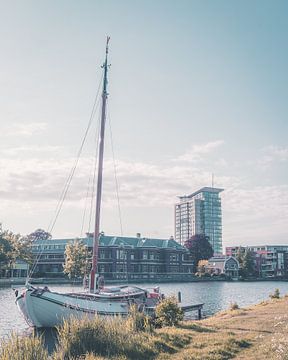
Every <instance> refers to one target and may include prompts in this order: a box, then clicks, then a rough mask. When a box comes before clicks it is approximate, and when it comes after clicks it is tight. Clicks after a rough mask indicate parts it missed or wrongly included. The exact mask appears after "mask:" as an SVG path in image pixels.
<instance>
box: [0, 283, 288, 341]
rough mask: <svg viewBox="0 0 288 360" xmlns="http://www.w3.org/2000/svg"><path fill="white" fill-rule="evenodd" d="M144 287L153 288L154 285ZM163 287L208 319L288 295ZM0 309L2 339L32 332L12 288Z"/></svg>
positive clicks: (265, 287)
mask: <svg viewBox="0 0 288 360" xmlns="http://www.w3.org/2000/svg"><path fill="white" fill-rule="evenodd" d="M155 285H156V284H155ZM140 286H143V287H151V286H153V284H152V285H151V284H149V285H148V284H147V285H145V284H143V285H140ZM49 288H50V289H51V290H56V291H59V292H61V291H82V288H81V287H78V286H75V287H72V286H67V285H51V286H49ZM160 288H161V291H162V292H163V293H164V294H165V295H167V296H169V295H176V296H177V293H178V291H181V293H182V303H183V304H196V303H204V304H205V305H204V308H203V315H204V316H210V315H212V314H214V313H215V312H218V311H221V310H225V309H227V308H228V307H229V305H230V304H231V303H232V302H236V303H237V304H238V305H239V306H240V307H243V306H248V305H252V304H257V303H259V302H260V301H262V300H267V299H268V298H269V294H272V293H273V292H274V291H275V289H276V288H278V289H279V290H280V295H284V294H288V282H284V281H263V282H216V281H215V282H198V283H168V284H160ZM0 306H1V318H0V338H4V337H6V336H8V335H9V334H11V332H12V331H14V332H17V333H21V334H23V333H31V329H29V327H28V325H27V324H26V322H25V320H24V319H23V318H22V315H21V314H20V313H19V311H18V309H17V306H16V304H15V295H14V291H13V290H12V289H11V288H0Z"/></svg>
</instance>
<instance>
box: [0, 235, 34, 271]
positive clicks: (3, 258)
mask: <svg viewBox="0 0 288 360" xmlns="http://www.w3.org/2000/svg"><path fill="white" fill-rule="evenodd" d="M17 259H21V260H24V261H26V262H27V263H28V264H31V263H32V261H33V258H32V248H31V241H30V240H29V239H28V238H27V237H23V236H21V235H20V234H14V233H13V232H12V231H8V230H5V231H1V233H0V268H1V269H4V270H7V269H9V268H11V267H12V266H13V265H14V264H15V262H16V260H17Z"/></svg>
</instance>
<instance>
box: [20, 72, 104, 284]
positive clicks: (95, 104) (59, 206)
mask: <svg viewBox="0 0 288 360" xmlns="http://www.w3.org/2000/svg"><path fill="white" fill-rule="evenodd" d="M102 82H103V75H102V76H101V78H100V81H99V84H98V88H97V91H96V96H95V98H94V102H93V107H92V111H91V114H90V117H89V121H88V125H87V128H86V130H85V133H84V136H83V139H82V142H81V145H80V148H79V150H78V152H77V155H76V159H75V162H74V164H73V166H72V168H71V170H70V173H69V176H68V178H67V180H66V182H65V185H64V187H63V190H62V192H61V196H60V198H59V200H58V203H57V205H56V208H55V211H54V218H52V219H51V221H50V223H49V225H48V230H47V232H48V233H52V231H53V229H54V226H55V224H56V221H57V219H58V217H59V214H60V212H61V209H62V206H63V203H64V201H65V199H66V196H67V193H68V190H69V188H70V184H71V181H72V178H73V176H74V173H75V171H76V168H77V165H78V162H79V159H80V156H81V153H82V150H83V147H84V144H85V142H86V139H87V136H88V133H89V129H90V127H91V124H92V122H93V119H94V116H95V113H96V110H97V108H98V107H99V104H100V99H101V97H100V96H99V93H100V89H101V84H102ZM44 241H48V240H44ZM44 241H43V242H44ZM41 245H42V246H41V247H40V251H39V252H38V253H37V257H36V259H35V261H34V263H33V265H32V267H31V269H30V271H29V273H28V276H27V280H26V282H29V280H30V279H31V277H32V274H33V273H34V271H35V269H36V266H37V264H38V262H39V260H40V258H41V256H42V254H43V251H44V244H41Z"/></svg>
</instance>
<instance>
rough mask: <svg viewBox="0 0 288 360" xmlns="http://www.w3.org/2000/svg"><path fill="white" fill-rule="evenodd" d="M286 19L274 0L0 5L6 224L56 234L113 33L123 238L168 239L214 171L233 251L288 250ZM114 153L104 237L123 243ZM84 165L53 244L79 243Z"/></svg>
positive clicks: (0, 154)
mask: <svg viewBox="0 0 288 360" xmlns="http://www.w3.org/2000/svg"><path fill="white" fill-rule="evenodd" d="M287 12H288V3H287V1H279V0H278V1H263V0H261V1H260V0H259V1H238V2H237V1H228V0H225V1H224V0H222V1H216V0H214V1H212V0H210V1H205V0H201V1H200V0H198V1H193V0H189V1H188V0H187V1H184V0H180V1H167V0H165V1H164V0H161V1H160V0H158V1H155V0H154V1H147V0H145V1H144V0H142V1H140V0H138V1H137V0H136V1H135V0H134V1H125V0H123V1H116V0H115V1H109V0H108V1H107V0H106V1H96V0H95V1H88V0H87V1H85V0H84V1H81V2H80V1H71V0H69V1H68V0H67V1H36V0H34V1H20V0H18V1H13V2H8V1H1V0H0V33H1V37H0V48H1V57H0V81H1V82H0V164H1V169H2V170H1V171H2V176H1V178H2V180H1V181H0V201H1V207H0V221H2V222H3V226H4V228H10V229H11V230H13V231H15V232H20V233H23V234H25V233H29V232H32V231H33V230H34V229H35V228H37V227H43V228H45V227H46V226H47V225H48V223H49V221H50V219H51V217H52V215H53V208H54V207H55V203H56V200H57V199H58V197H59V194H60V192H61V189H62V185H63V184H64V181H65V178H66V176H67V173H68V172H69V168H70V166H71V164H72V161H73V157H74V156H75V154H76V152H77V150H78V147H79V144H80V141H81V138H82V134H83V133H84V130H85V127H86V124H87V122H88V118H89V115H90V111H91V107H92V103H93V99H94V96H95V93H96V90H97V86H98V83H99V79H100V77H101V69H100V67H99V66H100V65H101V63H102V61H103V55H104V47H105V37H106V35H110V36H111V44H110V45H111V46H110V62H111V64H112V66H111V69H110V73H109V92H110V97H109V113H110V116H111V121H112V129H113V138H114V149H115V155H116V159H117V168H118V173H119V179H118V181H119V187H120V199H121V208H122V215H123V219H122V220H123V230H124V234H126V235H134V234H135V233H136V232H141V233H142V235H143V236H146V237H162V238H165V237H168V236H170V235H171V234H173V233H174V213H173V211H174V210H173V204H174V203H175V202H176V201H177V195H183V194H185V193H191V192H193V191H195V190H197V189H198V188H199V187H202V186H207V185H208V186H209V185H210V182H211V173H212V172H213V173H214V174H215V186H218V187H223V188H225V192H223V193H222V198H223V242H224V246H225V245H236V244H243V245H245V244H260V243H286V244H287V243H288V225H287V223H288V222H287V217H288V184H287V178H288V170H287V162H288V135H287V133H288V129H287V127H288V125H287V110H288V102H287V100H286V99H287V93H288V91H287V90H288V89H287V88H288V85H287V84H288V81H287V80H288V79H287V77H288V75H287V65H288V45H287V37H288V23H287ZM108 138H109V136H108ZM106 154H107V156H106V158H107V161H106V164H107V165H106V172H105V187H104V206H103V223H102V228H103V230H104V231H105V232H106V233H107V234H119V233H120V230H119V225H118V223H119V221H118V215H117V211H116V210H115V209H116V208H117V206H116V204H115V199H114V185H113V171H112V170H113V167H112V165H111V149H110V146H109V142H108V143H107V152H106ZM87 156H88V155H86V158H85V157H84V160H83V164H82V165H80V172H79V173H78V175H77V176H78V177H77V181H76V184H75V185H74V186H75V187H74V188H72V191H71V196H70V198H69V199H70V200H69V203H68V204H67V205H66V206H65V209H64V211H63V214H62V217H61V218H60V221H59V223H58V224H57V226H56V227H55V230H54V232H53V235H54V236H63V237H65V236H79V231H80V229H81V220H80V221H79V219H80V218H81V217H82V215H81V214H82V210H81V209H80V203H83V201H81V200H83V196H84V195H85V190H86V183H87V181H86V178H87V176H88V165H87V164H88V163H89V161H88V160H89V159H88V158H87ZM81 166H82V167H81ZM72 193H73V196H75V199H74V198H73V196H72Z"/></svg>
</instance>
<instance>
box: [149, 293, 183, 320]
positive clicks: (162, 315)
mask: <svg viewBox="0 0 288 360" xmlns="http://www.w3.org/2000/svg"><path fill="white" fill-rule="evenodd" d="M183 317H184V313H183V310H182V309H181V308H180V307H179V306H178V303H177V300H176V298H175V297H174V296H172V297H168V298H166V299H164V300H162V301H161V302H160V303H159V304H158V305H157V306H156V309H155V323H156V325H158V326H160V327H162V326H175V325H177V324H178V323H179V321H181V320H183Z"/></svg>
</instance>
